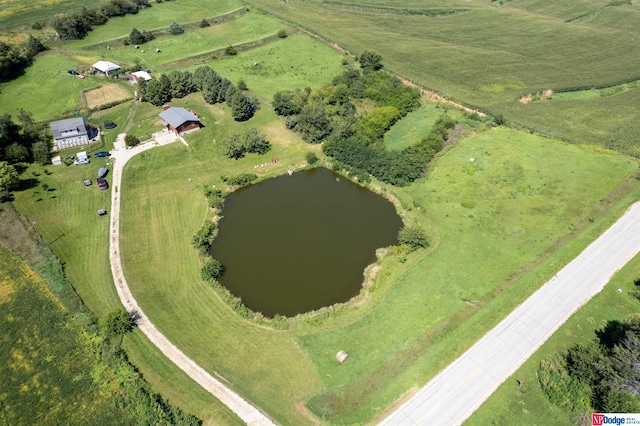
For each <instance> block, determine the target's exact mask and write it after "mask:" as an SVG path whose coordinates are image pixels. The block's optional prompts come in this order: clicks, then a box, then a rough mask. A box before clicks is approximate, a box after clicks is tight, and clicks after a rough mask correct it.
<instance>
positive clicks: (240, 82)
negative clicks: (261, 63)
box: [236, 79, 248, 90]
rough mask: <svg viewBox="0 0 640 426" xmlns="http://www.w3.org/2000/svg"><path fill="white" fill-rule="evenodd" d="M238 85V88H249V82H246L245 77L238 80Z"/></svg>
mask: <svg viewBox="0 0 640 426" xmlns="http://www.w3.org/2000/svg"><path fill="white" fill-rule="evenodd" d="M236 87H237V88H238V90H247V89H248V87H247V83H245V81H244V80H243V79H240V80H238V84H237V85H236Z"/></svg>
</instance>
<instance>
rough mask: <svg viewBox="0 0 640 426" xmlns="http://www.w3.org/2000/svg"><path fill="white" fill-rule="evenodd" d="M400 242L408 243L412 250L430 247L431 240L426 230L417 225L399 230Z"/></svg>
mask: <svg viewBox="0 0 640 426" xmlns="http://www.w3.org/2000/svg"><path fill="white" fill-rule="evenodd" d="M398 242H399V243H400V244H407V245H408V246H410V247H411V249H412V250H416V249H419V248H422V247H429V241H427V236H426V234H425V232H424V230H423V229H422V228H421V227H419V226H417V225H409V226H405V227H404V228H402V229H401V230H400V232H398Z"/></svg>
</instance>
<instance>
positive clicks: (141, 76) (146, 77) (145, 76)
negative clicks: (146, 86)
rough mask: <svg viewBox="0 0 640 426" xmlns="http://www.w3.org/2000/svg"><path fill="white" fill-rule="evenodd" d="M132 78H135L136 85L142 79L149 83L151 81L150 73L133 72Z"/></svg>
mask: <svg viewBox="0 0 640 426" xmlns="http://www.w3.org/2000/svg"><path fill="white" fill-rule="evenodd" d="M131 78H133V81H135V82H136V83H137V82H138V80H140V79H142V80H145V81H149V80H151V76H150V75H149V73H148V72H146V71H136V72H132V73H131Z"/></svg>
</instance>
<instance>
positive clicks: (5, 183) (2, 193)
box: [0, 161, 19, 201]
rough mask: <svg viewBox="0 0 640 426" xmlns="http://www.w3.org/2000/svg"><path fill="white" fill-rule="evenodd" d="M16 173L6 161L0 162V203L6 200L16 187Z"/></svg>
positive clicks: (17, 180)
mask: <svg viewBox="0 0 640 426" xmlns="http://www.w3.org/2000/svg"><path fill="white" fill-rule="evenodd" d="M18 182H19V179H18V172H16V169H15V168H14V167H13V166H11V165H10V164H9V163H7V162H6V161H0V201H3V200H5V199H7V197H8V196H9V191H11V190H12V189H14V188H15V187H16V185H18Z"/></svg>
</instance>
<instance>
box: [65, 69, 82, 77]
mask: <svg viewBox="0 0 640 426" xmlns="http://www.w3.org/2000/svg"><path fill="white" fill-rule="evenodd" d="M67 72H68V73H69V74H71V75H76V76H77V75H79V74H78V71H76V70H69V71H67Z"/></svg>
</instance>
